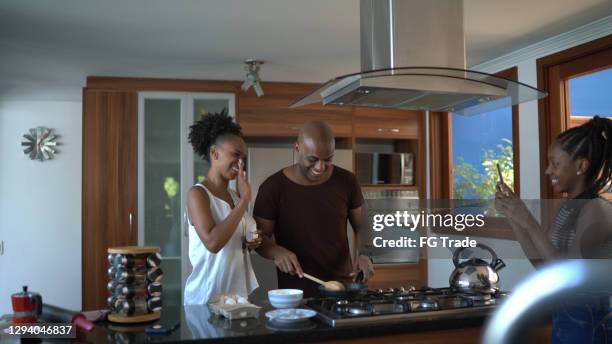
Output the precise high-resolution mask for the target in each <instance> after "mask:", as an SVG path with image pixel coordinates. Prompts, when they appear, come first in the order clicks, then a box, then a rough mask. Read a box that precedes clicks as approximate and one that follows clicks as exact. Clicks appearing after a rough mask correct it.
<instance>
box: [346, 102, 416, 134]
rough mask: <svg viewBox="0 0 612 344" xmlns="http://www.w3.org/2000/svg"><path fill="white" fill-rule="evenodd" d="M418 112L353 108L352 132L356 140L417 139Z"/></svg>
mask: <svg viewBox="0 0 612 344" xmlns="http://www.w3.org/2000/svg"><path fill="white" fill-rule="evenodd" d="M419 116H421V113H420V112H418V111H407V110H392V109H373V108H355V110H354V119H353V121H354V130H355V137H357V138H372V139H417V138H418V137H419Z"/></svg>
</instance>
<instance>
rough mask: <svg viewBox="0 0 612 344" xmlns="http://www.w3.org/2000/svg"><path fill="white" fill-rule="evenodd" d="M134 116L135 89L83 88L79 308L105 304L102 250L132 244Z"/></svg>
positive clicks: (105, 292) (134, 238)
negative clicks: (80, 300) (80, 304)
mask: <svg viewBox="0 0 612 344" xmlns="http://www.w3.org/2000/svg"><path fill="white" fill-rule="evenodd" d="M136 114H137V112H136V93H135V92H119V91H97V90H85V91H84V92H83V185H82V187H83V198H82V257H83V258H82V263H83V265H82V279H83V283H82V285H83V309H84V310H91V309H101V308H106V297H107V291H106V283H107V281H108V277H107V271H106V270H107V268H108V264H107V259H106V250H107V248H108V247H113V246H127V245H135V244H136V235H137V230H136V229H137V228H138V227H137V225H136V186H137V183H136V171H137V165H136V164H137V161H136V159H137V142H136V138H137V130H138V126H137V115H136ZM130 213H131V214H132V223H131V225H130Z"/></svg>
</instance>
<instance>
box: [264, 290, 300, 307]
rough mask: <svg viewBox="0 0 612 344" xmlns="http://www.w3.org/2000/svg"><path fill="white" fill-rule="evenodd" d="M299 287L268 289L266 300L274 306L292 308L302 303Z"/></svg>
mask: <svg viewBox="0 0 612 344" xmlns="http://www.w3.org/2000/svg"><path fill="white" fill-rule="evenodd" d="M303 297H304V291H302V290H301V289H274V290H270V291H268V300H270V303H271V304H272V306H274V307H276V308H293V307H297V306H299V305H301V304H302V298H303Z"/></svg>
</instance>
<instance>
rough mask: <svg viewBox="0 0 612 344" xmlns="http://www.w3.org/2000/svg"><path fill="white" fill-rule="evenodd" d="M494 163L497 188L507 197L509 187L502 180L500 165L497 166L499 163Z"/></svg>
mask: <svg viewBox="0 0 612 344" xmlns="http://www.w3.org/2000/svg"><path fill="white" fill-rule="evenodd" d="M496 165H497V175H498V176H499V183H498V184H497V189H498V190H499V191H501V192H503V194H504V196H506V197H508V196H510V193H509V192H508V189H509V187H508V185H506V183H505V182H504V176H503V175H502V171H501V167H499V164H496Z"/></svg>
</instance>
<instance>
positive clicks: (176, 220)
mask: <svg viewBox="0 0 612 344" xmlns="http://www.w3.org/2000/svg"><path fill="white" fill-rule="evenodd" d="M234 104H235V98H234V95H233V94H225V93H178V92H141V93H139V95H138V121H139V122H138V244H139V245H151V246H159V247H160V248H161V254H162V256H163V258H164V260H163V263H162V266H161V267H162V270H163V271H164V278H163V280H162V285H163V303H164V307H166V306H170V307H173V306H179V305H181V304H182V295H183V290H184V287H185V281H186V279H187V276H189V274H190V273H191V264H190V262H189V256H188V250H189V238H188V228H187V212H186V208H187V206H186V195H187V192H188V191H189V188H191V186H192V185H194V184H195V183H197V182H199V181H201V180H203V178H204V176H206V174H207V173H208V167H209V166H208V163H207V162H205V161H204V160H202V159H201V158H200V157H197V156H194V153H193V148H192V147H191V145H190V144H189V142H188V135H189V127H190V126H191V125H193V123H194V122H195V121H197V120H199V119H200V118H201V117H202V116H203V115H207V114H208V113H214V112H220V111H222V110H223V109H224V108H227V110H228V114H229V115H230V116H232V117H234V107H235V106H234Z"/></svg>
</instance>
